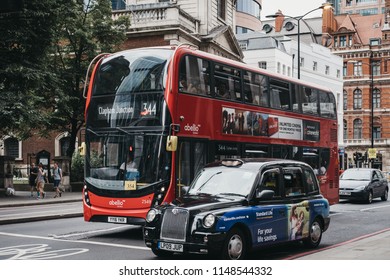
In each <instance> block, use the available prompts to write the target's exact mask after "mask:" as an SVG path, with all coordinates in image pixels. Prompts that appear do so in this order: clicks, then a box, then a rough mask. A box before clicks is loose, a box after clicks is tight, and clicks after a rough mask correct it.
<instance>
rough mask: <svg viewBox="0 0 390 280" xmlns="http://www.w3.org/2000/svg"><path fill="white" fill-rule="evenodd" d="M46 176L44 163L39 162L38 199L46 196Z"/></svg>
mask: <svg viewBox="0 0 390 280" xmlns="http://www.w3.org/2000/svg"><path fill="white" fill-rule="evenodd" d="M45 177H46V172H45V170H44V169H43V164H42V163H39V164H38V176H37V189H38V196H37V199H40V198H45V192H44V189H45Z"/></svg>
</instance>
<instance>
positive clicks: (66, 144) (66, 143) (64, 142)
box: [60, 137, 70, 156]
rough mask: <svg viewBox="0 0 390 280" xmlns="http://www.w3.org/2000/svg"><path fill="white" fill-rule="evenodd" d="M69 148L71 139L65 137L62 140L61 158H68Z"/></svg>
mask: <svg viewBox="0 0 390 280" xmlns="http://www.w3.org/2000/svg"><path fill="white" fill-rule="evenodd" d="M69 146H70V137H63V138H61V139H60V149H61V150H60V151H61V152H60V153H61V156H67V154H66V152H67V151H68V149H69Z"/></svg>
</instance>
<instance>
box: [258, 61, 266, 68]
mask: <svg viewBox="0 0 390 280" xmlns="http://www.w3.org/2000/svg"><path fill="white" fill-rule="evenodd" d="M259 68H261V69H267V61H259Z"/></svg>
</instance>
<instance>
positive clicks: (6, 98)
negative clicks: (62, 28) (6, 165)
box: [0, 0, 57, 139]
mask: <svg viewBox="0 0 390 280" xmlns="http://www.w3.org/2000/svg"><path fill="white" fill-rule="evenodd" d="M19 2H21V1H19ZM25 2H26V3H25V4H24V6H23V9H22V10H20V11H13V12H4V13H1V14H0V37H1V40H0V92H1V94H0V135H10V134H13V135H15V136H17V137H18V138H20V139H24V138H27V137H29V136H31V132H32V129H31V128H34V127H42V126H43V125H44V124H45V123H46V118H45V115H46V114H45V112H42V111H41V110H40V109H41V106H43V105H44V104H45V97H44V95H43V94H42V93H44V92H47V91H48V90H49V85H51V84H53V83H55V79H56V77H55V75H53V73H51V72H49V71H48V70H47V67H46V62H47V60H46V54H47V53H48V51H49V50H50V48H51V44H52V41H51V38H52V35H53V29H52V28H51V26H53V25H54V24H55V22H56V20H57V19H56V16H55V14H54V13H50V11H53V10H56V7H57V5H56V2H55V1H51V0H31V1H25ZM20 4H21V3H20ZM20 7H22V6H21V5H20Z"/></svg>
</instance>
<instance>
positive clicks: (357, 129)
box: [353, 119, 362, 139]
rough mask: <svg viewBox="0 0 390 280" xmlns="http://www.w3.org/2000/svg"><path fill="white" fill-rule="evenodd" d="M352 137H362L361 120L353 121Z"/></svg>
mask: <svg viewBox="0 0 390 280" xmlns="http://www.w3.org/2000/svg"><path fill="white" fill-rule="evenodd" d="M353 139H362V120H361V119H356V120H354V121H353Z"/></svg>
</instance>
